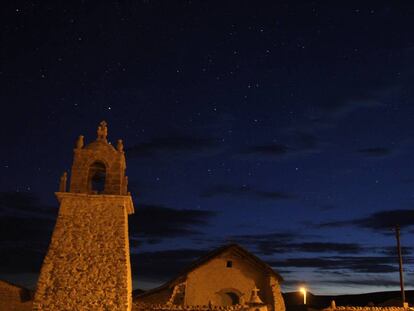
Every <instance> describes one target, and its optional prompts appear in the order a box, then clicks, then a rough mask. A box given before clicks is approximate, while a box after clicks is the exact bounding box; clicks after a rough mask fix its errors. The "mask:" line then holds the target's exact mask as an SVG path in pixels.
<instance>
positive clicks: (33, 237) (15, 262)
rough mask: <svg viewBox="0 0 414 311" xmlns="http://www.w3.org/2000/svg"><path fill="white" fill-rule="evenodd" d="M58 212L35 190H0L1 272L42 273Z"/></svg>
mask: <svg viewBox="0 0 414 311" xmlns="http://www.w3.org/2000/svg"><path fill="white" fill-rule="evenodd" d="M57 211H58V208H57V207H55V208H52V207H50V206H47V205H43V204H41V203H40V201H39V199H38V198H37V197H36V196H35V195H33V194H32V193H27V192H2V193H0V212H1V217H0V237H1V238H0V253H1V254H2V256H0V273H25V272H35V273H37V272H39V270H40V267H41V264H42V261H43V257H44V255H45V254H46V250H47V247H48V244H49V241H50V237H51V235H52V232H53V228H54V225H55V220H56V217H57Z"/></svg>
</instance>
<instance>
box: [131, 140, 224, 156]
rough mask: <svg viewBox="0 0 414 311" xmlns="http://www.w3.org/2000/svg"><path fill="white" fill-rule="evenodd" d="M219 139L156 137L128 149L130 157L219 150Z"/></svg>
mask: <svg viewBox="0 0 414 311" xmlns="http://www.w3.org/2000/svg"><path fill="white" fill-rule="evenodd" d="M218 147H219V145H218V143H217V140H215V139H213V138H203V137H192V136H167V137H156V138H153V139H151V140H150V141H148V142H143V143H140V144H137V145H135V146H132V147H129V148H127V149H126V153H127V155H128V157H129V158H132V157H154V156H162V155H165V154H168V155H173V154H178V153H179V154H184V153H205V152H209V153H210V152H211V151H213V150H217V149H218Z"/></svg>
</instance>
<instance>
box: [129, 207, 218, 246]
mask: <svg viewBox="0 0 414 311" xmlns="http://www.w3.org/2000/svg"><path fill="white" fill-rule="evenodd" d="M215 215H216V213H215V212H212V211H205V210H199V209H173V208H169V207H165V206H162V205H151V204H140V206H139V208H137V209H136V211H135V214H134V215H131V216H130V217H129V230H130V235H131V239H132V240H134V241H135V242H134V243H136V245H139V242H143V241H145V243H149V244H156V243H159V242H160V241H161V240H163V239H165V238H175V237H182V236H193V235H198V234H200V231H199V229H200V227H201V226H206V225H207V224H208V221H209V220H210V219H211V218H212V217H214V216H215Z"/></svg>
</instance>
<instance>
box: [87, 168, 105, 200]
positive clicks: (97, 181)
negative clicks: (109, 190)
mask: <svg viewBox="0 0 414 311" xmlns="http://www.w3.org/2000/svg"><path fill="white" fill-rule="evenodd" d="M105 177H106V167H105V164H103V163H102V162H100V161H95V162H93V163H92V165H91V166H90V167H89V176H88V189H89V192H91V193H94V194H99V193H103V192H104V190H105Z"/></svg>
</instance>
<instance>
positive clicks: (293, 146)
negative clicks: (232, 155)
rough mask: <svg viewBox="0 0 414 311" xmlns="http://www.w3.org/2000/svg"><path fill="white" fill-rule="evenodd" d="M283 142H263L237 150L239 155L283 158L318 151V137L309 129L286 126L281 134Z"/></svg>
mask: <svg viewBox="0 0 414 311" xmlns="http://www.w3.org/2000/svg"><path fill="white" fill-rule="evenodd" d="M281 136H282V138H281V141H285V143H275V142H272V143H268V144H267V143H265V144H257V145H251V146H248V147H246V148H244V149H242V150H240V151H239V155H241V156H255V157H257V156H260V157H264V158H284V157H290V156H297V155H303V154H308V153H315V152H319V141H318V138H317V137H316V136H315V135H314V134H313V133H312V132H311V131H309V130H302V129H296V128H295V129H293V128H288V129H285V130H284V133H282V134H281Z"/></svg>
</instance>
